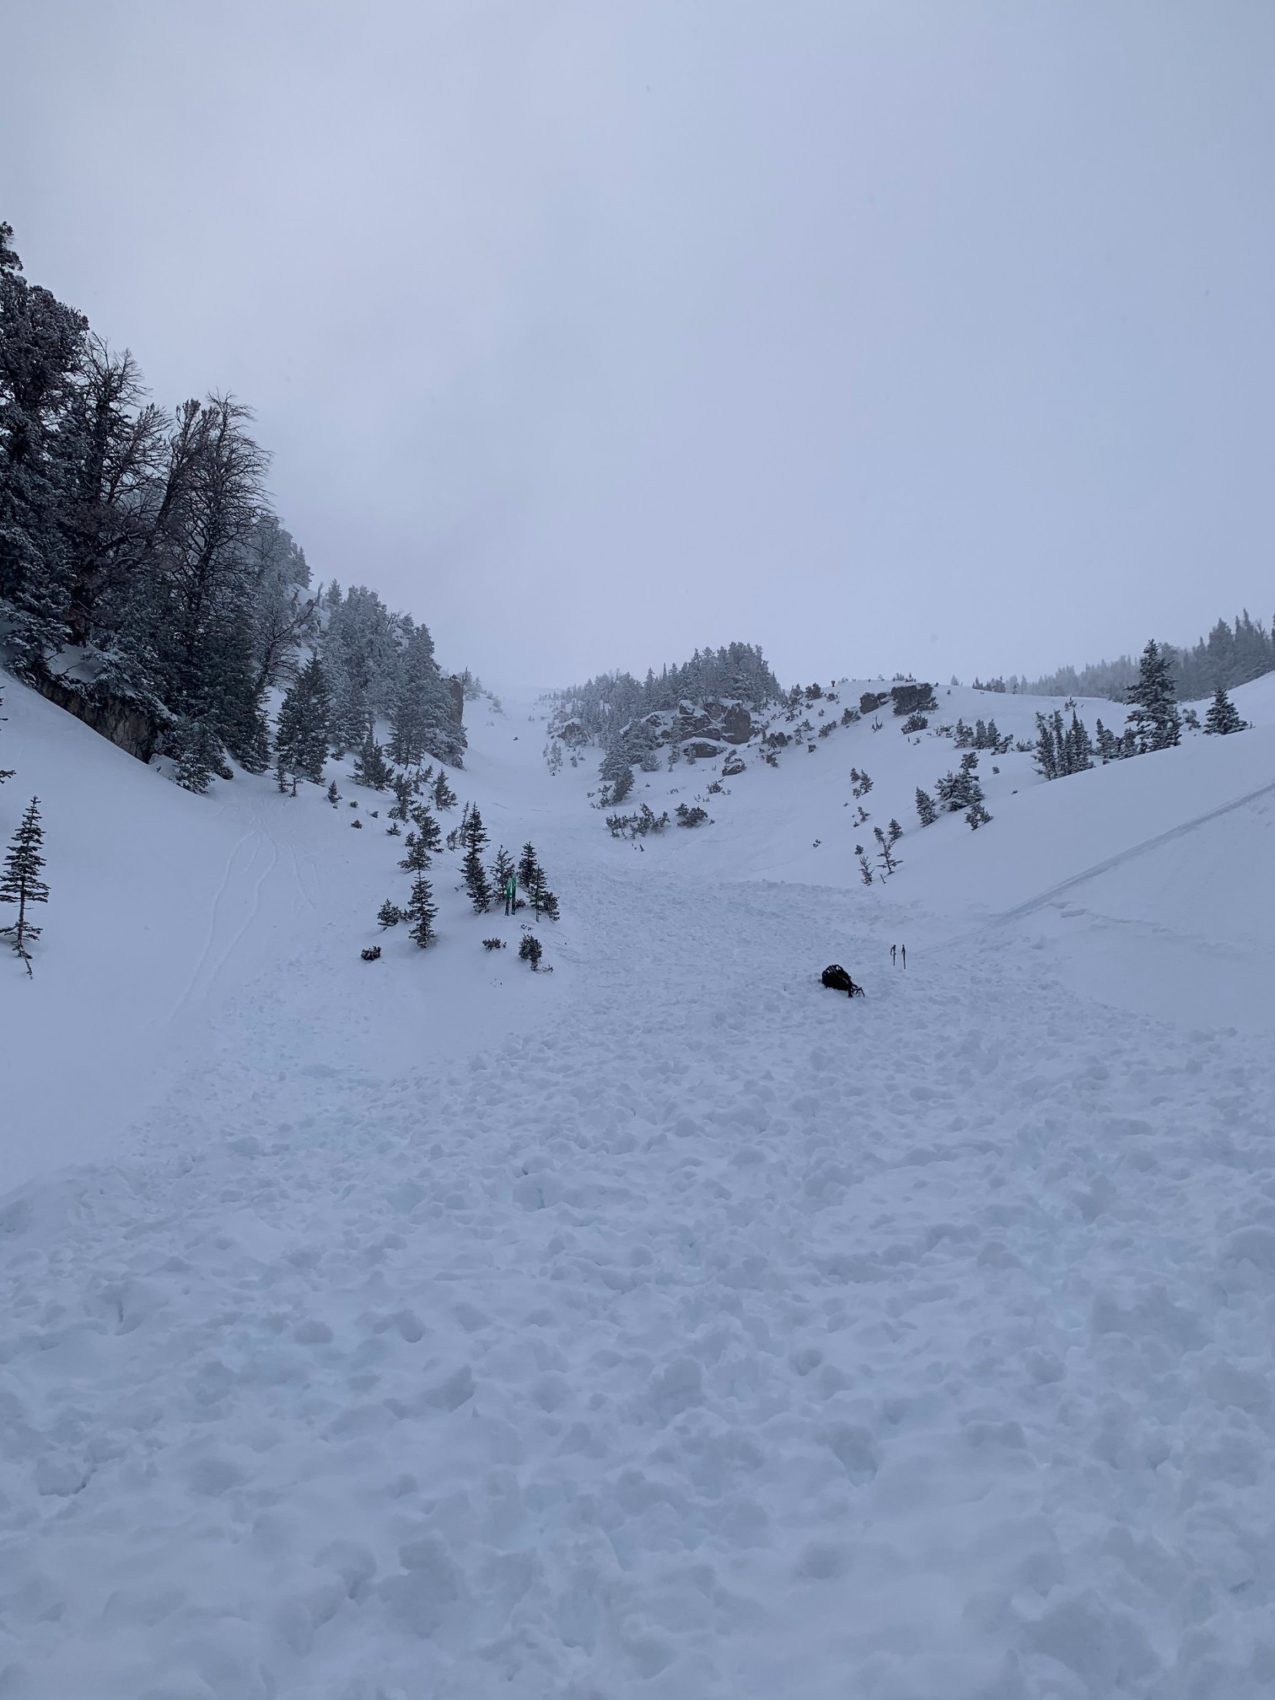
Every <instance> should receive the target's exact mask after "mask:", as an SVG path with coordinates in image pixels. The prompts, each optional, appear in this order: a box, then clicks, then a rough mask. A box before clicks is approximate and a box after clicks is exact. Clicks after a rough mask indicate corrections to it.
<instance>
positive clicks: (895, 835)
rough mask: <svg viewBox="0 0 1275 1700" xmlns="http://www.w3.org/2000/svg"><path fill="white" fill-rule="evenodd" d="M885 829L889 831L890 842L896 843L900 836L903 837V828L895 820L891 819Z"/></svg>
mask: <svg viewBox="0 0 1275 1700" xmlns="http://www.w3.org/2000/svg"><path fill="white" fill-rule="evenodd" d="M886 830H887V832H888V833H889V838H890V843H891V844H897V843H898V842H899V840H900V838H902V837H903V828H902V827H901V826H900V825H899V823H898V821H897V820H893V819H892V820H891V821H890V824H889V826H888V828H887V829H886Z"/></svg>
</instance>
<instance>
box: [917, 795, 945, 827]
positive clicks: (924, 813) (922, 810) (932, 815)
mask: <svg viewBox="0 0 1275 1700" xmlns="http://www.w3.org/2000/svg"><path fill="white" fill-rule="evenodd" d="M916 812H917V815H918V816H919V817H920V821H921V825H922V826H933V825H934V823H935V821H936V820H937V819H938V818H939V812H938V810H937V809H936V808H935V806H934V799H933V797H931V796H930V794H929V792H928V791H922V789H921V787H920V786H919V785H918V786H917V788H916Z"/></svg>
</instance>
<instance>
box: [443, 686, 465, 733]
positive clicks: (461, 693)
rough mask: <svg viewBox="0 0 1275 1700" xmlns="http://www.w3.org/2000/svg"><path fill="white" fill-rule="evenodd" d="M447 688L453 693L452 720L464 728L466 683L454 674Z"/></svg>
mask: <svg viewBox="0 0 1275 1700" xmlns="http://www.w3.org/2000/svg"><path fill="white" fill-rule="evenodd" d="M447 688H448V690H449V691H450V692H451V699H452V719H453V720H454V721H455V722H456V724H457V726H463V725H464V724H465V686H464V683H463V681H462V680H461V679H459V678H457V677H456V675H455V674H453V675H452V676H451V678H450V679H448V681H447Z"/></svg>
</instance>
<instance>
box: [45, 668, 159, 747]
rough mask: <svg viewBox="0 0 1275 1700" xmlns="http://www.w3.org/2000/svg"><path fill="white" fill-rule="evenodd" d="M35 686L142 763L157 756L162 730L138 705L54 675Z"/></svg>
mask: <svg viewBox="0 0 1275 1700" xmlns="http://www.w3.org/2000/svg"><path fill="white" fill-rule="evenodd" d="M32 683H33V684H34V686H35V688H36V690H37V691H39V693H40V695H41V696H42V697H47V698H48V699H49V701H50V702H53V703H56V704H57V705H58V707H59V708H64V709H66V711H67V713H68V714H73V715H74V716H75V718H76V719H77V720H82V721H83V722H84V724H85V725H86V726H91V727H92V729H93V730H94V731H95V732H98V733H100V734H101V736H102V737H103V738H109V739H110V741H111V742H112V743H113V744H117V745H118V746H119V748H120V749H121V750H126V751H127V752H128V754H129V755H130V756H136V757H137V759H138V761H149V760H150V759H151V757H152V756H153V755H154V754H155V746H156V744H157V743H158V742H159V727H158V725H157V724H156V723H155V721H154V720H152V719H151V717H150V715H149V714H146V713H145V712H144V711H143V710H142V709H140V708H138V707H137V705H136V704H135V703H131V702H122V701H120V699H119V698H118V697H111V696H106V695H103V694H101V693H98V692H95V691H92V690H89V689H88V688H86V687H85V686H83V685H77V684H75V683H73V682H72V681H71V680H70V679H67V678H63V677H59V676H55V675H53V674H48V675H46V676H45V677H44V678H42V679H33V680H32Z"/></svg>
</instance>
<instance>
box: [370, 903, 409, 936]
mask: <svg viewBox="0 0 1275 1700" xmlns="http://www.w3.org/2000/svg"><path fill="white" fill-rule="evenodd" d="M406 918H407V917H406V915H405V914H404V912H403V910H401V909H400V908H399V906H398V904H397V903H394V902H391V900H390V899H389V898H388V897H387V898H386V899H385V902H384V903H382V905H381V907H380V908H379V909H378V910H377V912H376V921H377V925H378V926H379V927H380V928H381V930H382V932H384V931H385V929H386V928H387V927H397V926H398V924H399V922H400V921H403V920H406Z"/></svg>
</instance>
